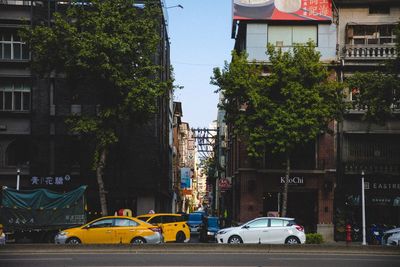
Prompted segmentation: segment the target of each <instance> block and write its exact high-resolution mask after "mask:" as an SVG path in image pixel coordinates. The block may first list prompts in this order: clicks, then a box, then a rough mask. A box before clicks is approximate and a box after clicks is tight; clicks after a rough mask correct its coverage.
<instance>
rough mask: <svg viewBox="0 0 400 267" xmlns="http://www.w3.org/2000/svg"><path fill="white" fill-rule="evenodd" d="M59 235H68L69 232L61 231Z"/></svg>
mask: <svg viewBox="0 0 400 267" xmlns="http://www.w3.org/2000/svg"><path fill="white" fill-rule="evenodd" d="M58 235H68V232H66V231H61V232H59V233H58Z"/></svg>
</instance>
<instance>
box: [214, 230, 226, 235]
mask: <svg viewBox="0 0 400 267" xmlns="http://www.w3.org/2000/svg"><path fill="white" fill-rule="evenodd" d="M227 232H228V231H227V230H220V231H218V232H217V235H223V234H226V233H227Z"/></svg>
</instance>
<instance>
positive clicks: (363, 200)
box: [361, 171, 367, 245]
mask: <svg viewBox="0 0 400 267" xmlns="http://www.w3.org/2000/svg"><path fill="white" fill-rule="evenodd" d="M361 209H362V235H363V241H362V244H363V245H366V244H367V242H366V233H365V184H364V171H361Z"/></svg>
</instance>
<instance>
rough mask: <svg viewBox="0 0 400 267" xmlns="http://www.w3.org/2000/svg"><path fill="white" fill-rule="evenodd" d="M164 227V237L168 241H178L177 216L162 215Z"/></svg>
mask: <svg viewBox="0 0 400 267" xmlns="http://www.w3.org/2000/svg"><path fill="white" fill-rule="evenodd" d="M162 227H163V232H164V231H165V234H164V239H165V241H166V242H173V241H176V232H177V231H176V230H177V228H178V224H177V222H176V216H172V215H163V216H162Z"/></svg>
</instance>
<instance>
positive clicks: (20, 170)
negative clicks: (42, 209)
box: [17, 168, 21, 190]
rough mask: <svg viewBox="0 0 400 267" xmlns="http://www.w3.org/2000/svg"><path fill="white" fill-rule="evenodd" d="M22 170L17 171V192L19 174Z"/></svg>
mask: <svg viewBox="0 0 400 267" xmlns="http://www.w3.org/2000/svg"><path fill="white" fill-rule="evenodd" d="M20 172H21V170H20V169H19V168H18V169H17V190H19V174H20Z"/></svg>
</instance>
